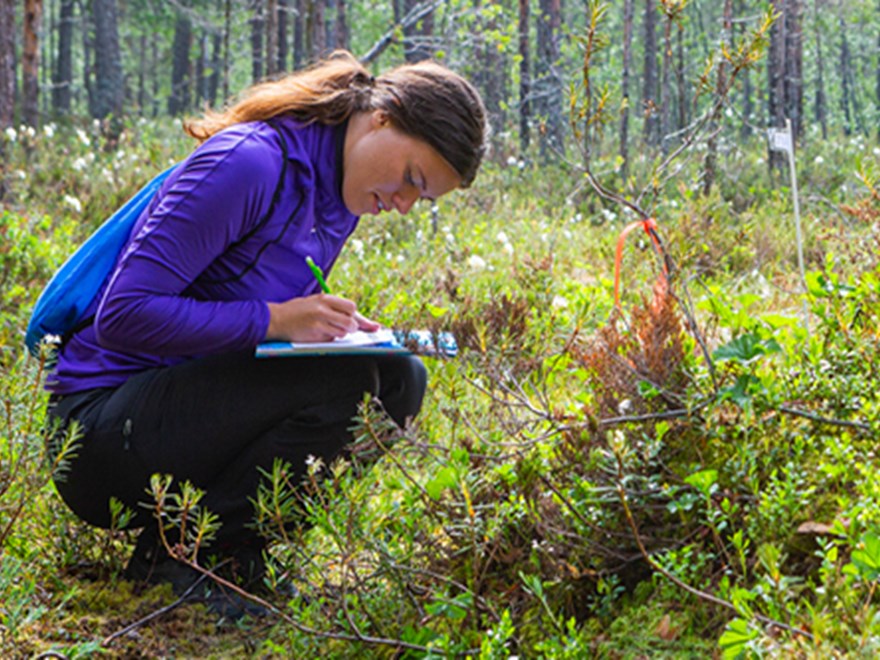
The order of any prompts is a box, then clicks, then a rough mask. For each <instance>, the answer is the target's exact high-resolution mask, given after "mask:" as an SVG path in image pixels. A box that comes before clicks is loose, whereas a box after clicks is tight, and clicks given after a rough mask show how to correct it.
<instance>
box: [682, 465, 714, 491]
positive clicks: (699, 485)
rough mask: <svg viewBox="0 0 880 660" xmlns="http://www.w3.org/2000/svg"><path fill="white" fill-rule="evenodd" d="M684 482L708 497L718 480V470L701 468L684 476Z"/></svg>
mask: <svg viewBox="0 0 880 660" xmlns="http://www.w3.org/2000/svg"><path fill="white" fill-rule="evenodd" d="M684 482H685V483H686V484H688V485H689V486H693V487H694V488H696V489H697V490H698V491H700V493H702V494H703V495H704V496H706V497H709V496H710V495H711V494H712V492H713V491H714V490H715V487H716V484H717V482H718V470H701V471H699V472H694V473H693V474H691V475H689V476H687V477H685V479H684Z"/></svg>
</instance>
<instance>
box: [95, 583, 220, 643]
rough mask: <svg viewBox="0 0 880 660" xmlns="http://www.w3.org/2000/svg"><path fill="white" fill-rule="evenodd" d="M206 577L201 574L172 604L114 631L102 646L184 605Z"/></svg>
mask: <svg viewBox="0 0 880 660" xmlns="http://www.w3.org/2000/svg"><path fill="white" fill-rule="evenodd" d="M206 578H207V575H201V576H199V579H198V580H196V581H195V582H193V583H192V584H191V585H190V586H189V588H187V590H186V591H184V592H183V593H182V594H181V595H180V598H178V599H177V600H175V601H174V602H173V603H171V604H170V605H166V606H165V607H160V608H159V609H158V610H156V611H155V612H151V613H150V614H148V615H147V616H145V617H143V618H142V619H138V620H137V621H135V622H134V623H131V624H129V625H127V626H125V628H123V629H122V630H118V631H116V632H115V633H113V634H112V635H110V636H109V637H107V638H106V639H105V640H104V641H103V642H101V646H108V645H109V644H110V643H111V642H113V640H115V639H118V638H119V637H122V636H123V635H127V634H128V633H130V632H131V631H132V630H135V629H137V628H140V627H141V626H143V625H146V624H148V623H149V622H150V621H152V620H153V619H158V618H159V617H160V616H162V615H163V614H167V613H168V612H170V611H172V610H174V609H175V608H177V607H180V606H181V605H183V604H184V603H185V602H186V600H187V598H189V597H190V595H191V594H192V592H193V591H195V589H196V587H198V586H199V585H200V584H201V583H202V582H204V581H205V579H206Z"/></svg>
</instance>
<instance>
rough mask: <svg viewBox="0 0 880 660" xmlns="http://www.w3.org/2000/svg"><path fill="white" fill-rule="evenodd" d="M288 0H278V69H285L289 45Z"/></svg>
mask: <svg viewBox="0 0 880 660" xmlns="http://www.w3.org/2000/svg"><path fill="white" fill-rule="evenodd" d="M288 4H289V3H288V0H278V71H282V72H283V71H287V60H288V54H289V53H290V47H289V44H288V43H287V25H288V23H289V22H290V21H289V20H288V15H289V14H290V7H289V6H288Z"/></svg>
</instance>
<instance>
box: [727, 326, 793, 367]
mask: <svg viewBox="0 0 880 660" xmlns="http://www.w3.org/2000/svg"><path fill="white" fill-rule="evenodd" d="M781 350H782V348H780V346H779V344H778V343H777V342H776V340H775V339H773V338H772V337H771V338H770V339H761V336H760V335H759V334H758V333H756V332H748V333H746V334H744V335H740V336H739V337H737V338H736V339H734V340H732V341H729V342H728V343H726V344H725V345H724V346H719V347H718V348H716V349H715V352H714V353H713V354H712V358H713V359H714V360H715V361H716V362H738V363H739V364H743V365H745V364H749V363H750V362H752V361H753V360H755V359H757V358H759V357H761V356H762V355H768V354H770V353H778V352H779V351H781Z"/></svg>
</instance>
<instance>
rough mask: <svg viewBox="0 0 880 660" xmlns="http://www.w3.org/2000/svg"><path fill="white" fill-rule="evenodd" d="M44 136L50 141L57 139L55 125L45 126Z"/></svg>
mask: <svg viewBox="0 0 880 660" xmlns="http://www.w3.org/2000/svg"><path fill="white" fill-rule="evenodd" d="M43 135H45V136H46V137H47V138H49V139H50V140H51V139H52V138H53V137H55V124H46V125H45V126H43Z"/></svg>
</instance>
